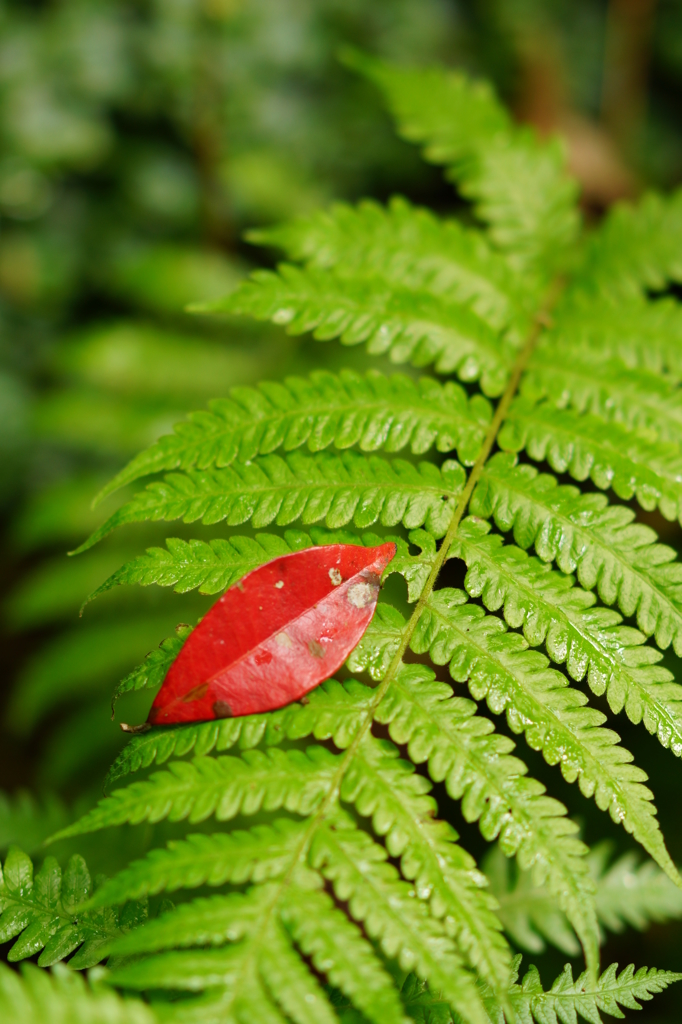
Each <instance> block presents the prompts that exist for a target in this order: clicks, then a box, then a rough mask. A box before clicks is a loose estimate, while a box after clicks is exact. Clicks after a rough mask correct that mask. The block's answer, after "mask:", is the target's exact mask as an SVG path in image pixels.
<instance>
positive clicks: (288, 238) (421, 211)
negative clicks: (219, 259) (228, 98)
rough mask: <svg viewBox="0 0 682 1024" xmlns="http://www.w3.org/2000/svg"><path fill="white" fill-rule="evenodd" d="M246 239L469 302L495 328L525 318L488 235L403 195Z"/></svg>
mask: <svg viewBox="0 0 682 1024" xmlns="http://www.w3.org/2000/svg"><path fill="white" fill-rule="evenodd" d="M247 237H248V239H249V241H251V242H255V243H256V244H258V245H269V246H273V247H276V248H278V249H283V250H284V251H285V252H286V254H287V256H288V258H289V259H292V260H296V262H300V263H303V262H305V263H306V264H307V265H308V266H310V267H319V268H322V269H327V268H332V267H333V268H335V269H336V270H337V272H338V273H340V274H349V275H351V276H355V275H356V274H358V273H362V274H363V275H364V276H365V277H368V278H373V279H381V280H383V281H385V282H386V283H387V284H389V285H390V286H391V287H393V288H396V287H397V288H404V287H407V288H413V289H419V290H425V291H429V292H431V294H433V295H442V296H445V297H447V298H449V299H450V300H452V301H454V302H458V303H469V304H470V305H471V308H472V309H473V310H474V311H475V312H476V313H477V314H478V316H480V317H481V318H482V319H483V320H485V321H487V322H488V323H489V324H490V326H491V327H493V328H495V329H496V330H500V329H501V328H503V327H507V326H508V325H509V324H510V322H511V321H512V319H513V318H514V315H515V314H517V313H518V291H519V285H518V283H517V281H516V280H515V279H514V276H513V274H512V273H511V272H510V269H509V266H508V264H507V263H506V261H505V260H504V259H503V258H501V257H500V255H499V254H498V253H496V252H495V251H494V249H492V248H491V246H490V245H489V243H488V241H487V239H486V237H485V235H484V234H483V233H482V232H480V231H473V230H471V229H470V228H465V227H464V226H463V225H462V224H460V222H459V221H456V220H445V221H441V220H438V218H437V217H435V216H434V215H433V213H432V212H431V211H430V210H428V209H425V208H423V207H415V206H412V205H411V204H410V203H409V202H408V201H407V200H406V199H403V198H402V197H400V196H394V197H393V198H392V199H391V200H390V202H389V204H388V206H387V207H383V206H380V205H379V204H378V203H376V202H374V201H372V200H364V201H362V202H360V203H359V204H358V205H357V206H349V205H348V204H347V203H335V204H334V205H333V206H332V207H330V208H329V209H328V210H320V211H316V212H315V213H312V214H310V215H308V216H306V217H299V218H298V219H297V220H295V221H291V222H289V223H287V224H281V225H279V226H277V227H274V228H265V229H263V228H260V229H258V230H256V231H250V232H249V234H248V235H247Z"/></svg>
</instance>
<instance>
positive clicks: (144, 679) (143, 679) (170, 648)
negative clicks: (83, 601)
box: [92, 587, 192, 712]
mask: <svg viewBox="0 0 682 1024" xmlns="http://www.w3.org/2000/svg"><path fill="white" fill-rule="evenodd" d="M101 589H102V588H101V587H100V590H101ZM92 596H93V597H94V596H95V595H94V594H93V595H92ZM191 632H192V627H191V626H188V625H187V624H186V623H184V622H181V623H180V624H179V625H177V626H176V627H175V636H168V637H166V639H165V640H162V641H161V643H160V644H159V646H158V647H157V648H156V650H154V651H150V653H149V654H148V655H147V657H146V658H145V659H144V661H143V662H142V663H141V664H140V665H138V666H137V667H136V668H134V669H133V671H132V672H129V673H128V675H127V676H124V678H123V679H122V680H121V682H120V683H119V684H118V685H117V687H116V689H115V690H114V693H113V695H112V698H111V708H112V712H113V709H114V705H115V704H116V701H117V700H118V699H119V697H122V696H123V694H124V693H134V692H135V691H136V690H152V689H156V688H158V687H159V686H160V685H161V683H162V682H163V680H164V679H165V677H166V673H167V672H168V669H169V668H170V667H171V665H172V664H173V662H174V661H175V659H176V658H177V656H178V654H179V653H180V651H181V650H182V646H183V644H184V642H185V640H186V639H187V637H188V636H189V634H190V633H191Z"/></svg>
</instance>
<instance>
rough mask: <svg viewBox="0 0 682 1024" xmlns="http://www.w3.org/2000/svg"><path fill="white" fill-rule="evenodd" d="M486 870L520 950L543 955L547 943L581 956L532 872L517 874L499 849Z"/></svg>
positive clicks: (551, 899)
mask: <svg viewBox="0 0 682 1024" xmlns="http://www.w3.org/2000/svg"><path fill="white" fill-rule="evenodd" d="M483 869H484V871H485V873H486V875H487V877H488V878H489V880H490V887H491V890H492V892H493V893H494V894H495V898H496V899H497V901H498V904H499V908H500V909H499V911H498V913H499V916H500V920H501V921H502V924H503V925H504V930H505V932H506V933H507V935H508V936H509V938H510V939H511V940H512V942H513V943H514V945H515V946H516V947H517V949H525V950H528V952H530V953H542V952H544V950H545V949H546V943H551V945H553V946H556V947H557V949H560V950H561V952H562V953H565V954H566V955H567V956H577V955H578V954H579V953H580V946H579V945H578V942H577V941H576V937H575V933H574V931H573V929H572V928H571V926H570V924H569V923H568V920H567V919H566V916H565V914H564V913H563V912H562V910H561V908H560V906H559V904H558V901H557V899H556V897H555V896H554V895H553V894H552V892H551V891H550V889H549V887H548V886H546V885H543V884H541V883H537V882H536V881H535V880H534V879H533V877H532V874H531V872H530V871H518V870H516V871H514V866H513V865H512V864H511V863H510V862H509V861H508V860H507V858H506V857H505V855H504V853H503V852H502V850H501V849H500V847H499V846H495V847H493V848H492V850H490V852H489V853H488V854H487V855H486V857H485V860H484V861H483ZM660 874H661V875H662V877H663V878H665V879H666V881H667V882H668V885H669V886H670V887H671V888H676V887H675V886H673V883H672V882H671V881H670V879H668V877H667V876H666V875H663V872H660ZM598 898H599V897H598V891H597V897H596V899H598Z"/></svg>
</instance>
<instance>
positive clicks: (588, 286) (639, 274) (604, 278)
mask: <svg viewBox="0 0 682 1024" xmlns="http://www.w3.org/2000/svg"><path fill="white" fill-rule="evenodd" d="M680 231H682V191H680V190H678V191H677V192H673V193H672V194H671V195H669V196H666V197H663V196H659V195H656V194H654V193H649V194H648V195H646V196H645V197H644V198H643V199H642V200H640V202H638V203H637V205H636V206H633V205H631V204H629V203H619V204H618V205H617V206H615V207H613V209H611V210H610V211H609V213H608V214H607V216H606V218H605V219H604V223H603V224H601V225H600V227H599V229H598V230H597V231H596V232H595V234H594V235H593V237H592V239H591V240H590V245H589V246H588V249H587V253H586V256H585V259H584V261H583V264H582V266H581V267H580V269H579V271H578V274H577V280H576V284H575V287H576V290H580V289H583V290H585V291H586V292H588V293H590V294H595V293H599V292H601V293H604V292H606V293H610V294H611V295H612V296H613V297H614V298H616V299H623V298H626V299H627V298H631V297H633V296H639V295H642V294H644V292H645V291H646V290H649V291H653V292H660V291H663V289H664V288H665V287H666V285H667V283H668V282H669V281H681V280H682V258H680V249H679V245H678V244H677V239H678V238H679V233H680Z"/></svg>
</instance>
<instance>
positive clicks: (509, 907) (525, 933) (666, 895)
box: [483, 843, 682, 956]
mask: <svg viewBox="0 0 682 1024" xmlns="http://www.w3.org/2000/svg"><path fill="white" fill-rule="evenodd" d="M610 858H611V845H610V844H609V843H601V844H599V845H598V846H596V847H594V848H593V849H592V850H591V851H590V853H589V855H588V861H589V865H590V870H591V872H592V874H593V876H594V879H595V882H596V885H597V893H596V908H597V914H598V917H599V923H600V925H601V926H602V928H603V929H608V930H609V931H613V932H622V931H623V930H624V929H625V928H626V927H631V928H637V929H638V930H639V931H644V930H645V929H646V928H648V927H649V925H650V924H651V923H652V922H653V921H657V922H659V921H670V920H673V919H678V918H680V917H682V892H681V891H680V889H679V887H678V886H676V885H675V884H674V883H673V882H671V881H670V879H669V878H668V876H667V875H666V874H664V873H663V872H662V871H661V870H660V869H659V868H658V867H656V865H655V864H654V863H653V861H650V860H646V861H643V862H641V861H640V859H639V858H638V857H637V855H636V854H634V853H626V854H624V855H623V856H622V857H619V858H618V860H616V861H614V862H613V864H611V865H609V860H610ZM483 866H484V870H485V873H486V875H487V876H488V878H489V879H490V883H491V889H492V891H493V893H494V894H495V896H496V898H497V900H498V903H499V915H500V919H501V920H502V923H503V924H504V928H505V931H506V932H507V934H508V935H509V936H510V937H511V938H512V940H513V941H514V943H515V944H516V945H517V946H519V947H520V948H521V949H527V950H529V951H530V952H533V953H541V952H542V951H543V950H544V948H545V942H549V943H551V944H552V945H554V946H557V947H558V948H559V949H561V950H562V951H563V952H564V953H567V954H568V955H569V956H575V955H576V954H577V953H578V952H579V947H578V945H577V943H576V940H575V936H574V934H573V932H572V930H571V929H570V927H569V925H568V922H567V920H566V918H565V917H564V915H563V913H562V912H561V910H560V909H559V907H558V905H557V901H556V899H555V898H554V897H553V896H552V894H551V892H550V891H549V889H548V887H547V886H546V885H542V884H537V883H536V882H535V881H534V880H533V878H532V877H531V875H530V873H529V872H525V871H518V872H516V873H514V872H513V871H511V870H510V867H509V863H508V861H507V860H506V858H505V856H504V854H503V853H502V851H501V850H500V849H499V847H496V848H494V849H493V850H491V852H490V853H489V854H488V855H487V856H486V858H485V861H484V865H483Z"/></svg>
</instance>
